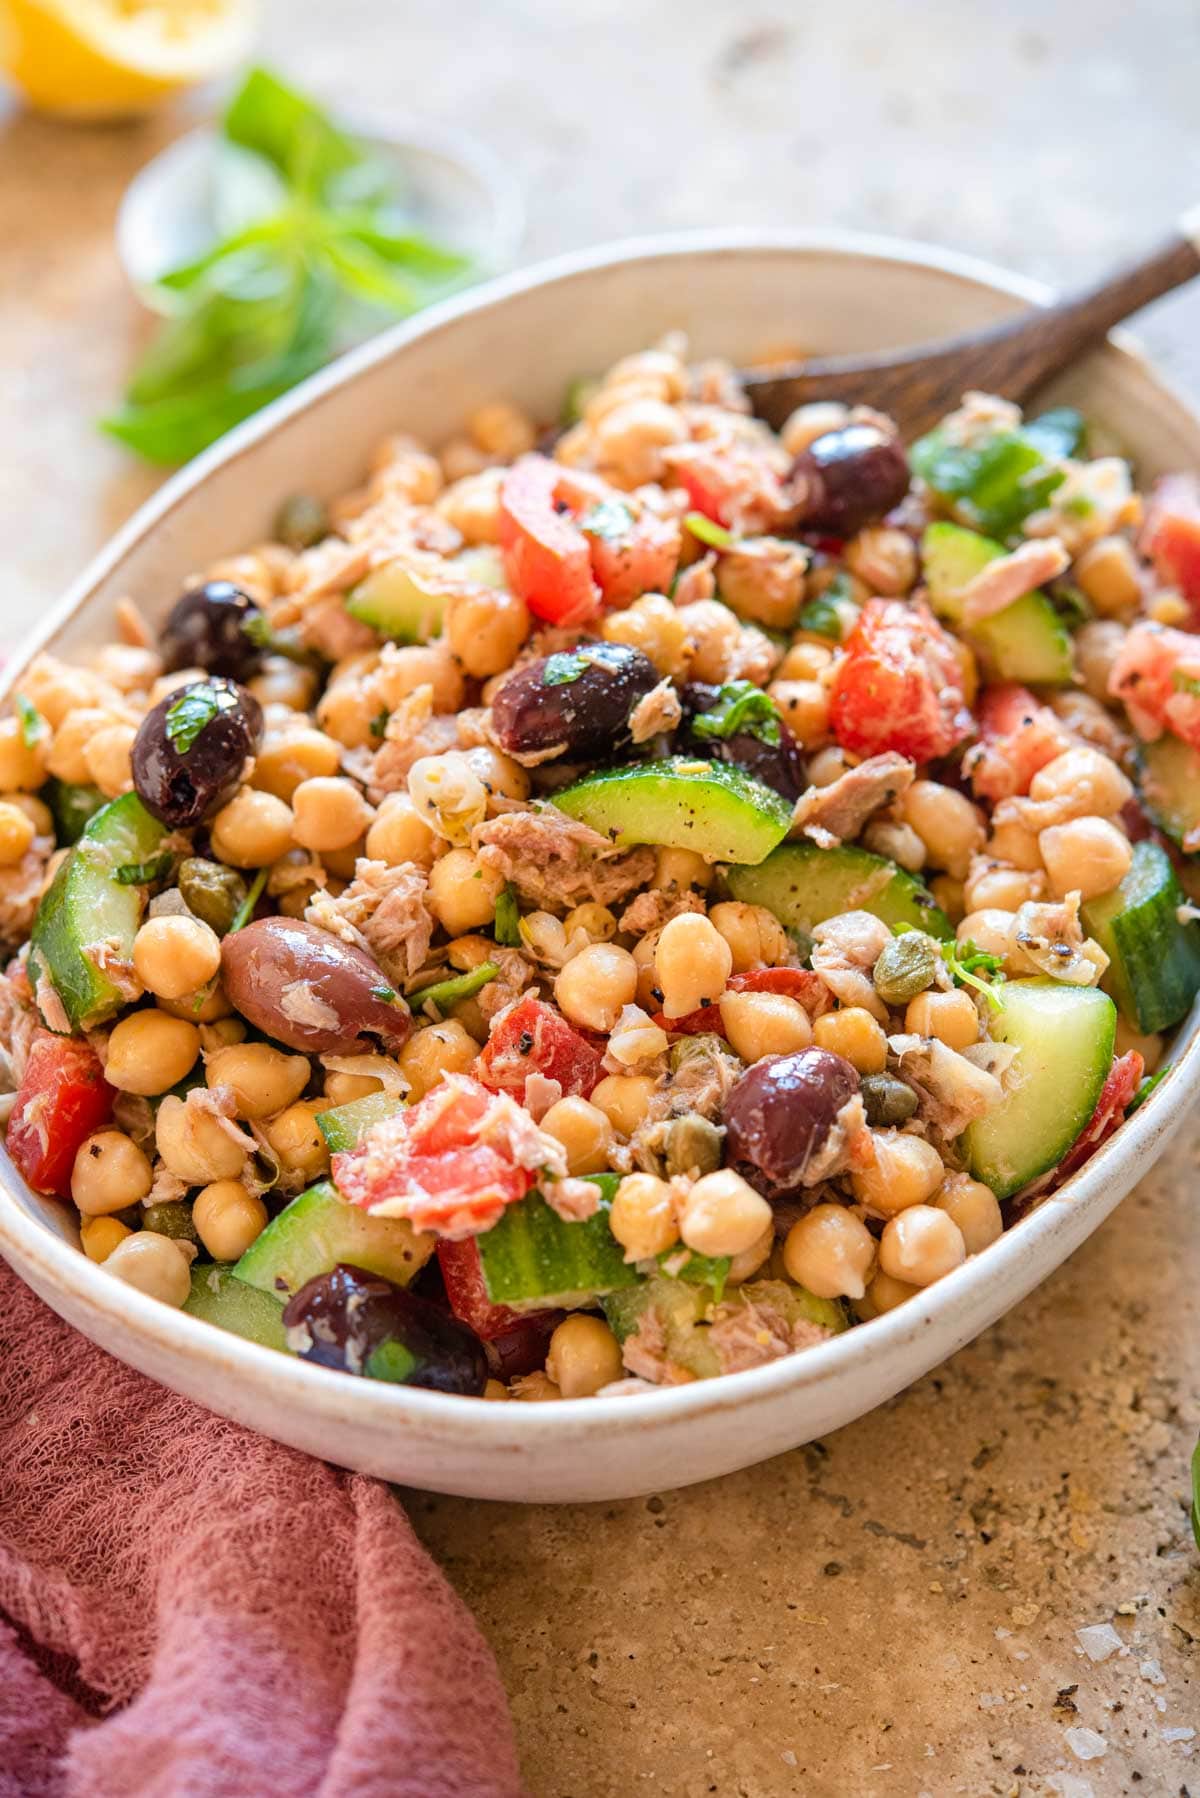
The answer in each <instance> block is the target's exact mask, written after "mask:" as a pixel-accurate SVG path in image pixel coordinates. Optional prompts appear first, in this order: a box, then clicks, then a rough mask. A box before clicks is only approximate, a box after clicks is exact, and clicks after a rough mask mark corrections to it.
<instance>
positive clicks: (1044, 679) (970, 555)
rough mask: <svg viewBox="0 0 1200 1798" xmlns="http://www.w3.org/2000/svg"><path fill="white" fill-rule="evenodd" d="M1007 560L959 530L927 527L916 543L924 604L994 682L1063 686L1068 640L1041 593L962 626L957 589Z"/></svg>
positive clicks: (999, 547) (1070, 668)
mask: <svg viewBox="0 0 1200 1798" xmlns="http://www.w3.org/2000/svg"><path fill="white" fill-rule="evenodd" d="M1005 554H1007V551H1006V550H1005V548H1004V545H1003V544H1002V543H994V542H993V541H992V539H991V538H990V537H981V536H980V535H979V533H978V531H968V530H966V529H965V528H964V526H962V525H958V524H931V525H929V526H928V527H927V528H926V531H925V535H924V537H923V538H922V540H921V560H922V563H923V565H924V569H925V581H926V585H927V586H928V588H929V603H930V605H931V606H932V607H933V609H934V611H935V612H936V613H937V615H938V617H939V618H944V619H945V620H946V621H947V623H949V624H951V625H953V627H954V628H955V629H956V630H959V631H961V632H962V634H963V635H964V636H965V637H968V638H969V639H970V641H971V644H972V646H973V647H974V649H975V650H976V652H977V654H978V655H979V659H980V661H981V662H982V663H983V666H984V669H985V671H986V672H987V673H988V674H989V675H991V676H992V678H993V679H996V680H1011V681H1021V682H1022V683H1024V684H1027V685H1029V686H1063V685H1065V684H1066V683H1067V682H1069V681H1070V680H1071V679H1072V678H1073V676H1074V673H1075V664H1074V658H1073V655H1072V651H1071V637H1070V633H1069V632H1068V630H1067V628H1066V626H1065V625H1064V624H1063V621H1062V619H1061V618H1060V617H1059V616H1058V613H1057V612H1056V611H1055V610H1054V607H1053V606H1052V605H1051V603H1050V601H1049V600H1048V599H1047V598H1046V595H1045V594H1044V593H1026V594H1025V595H1024V596H1023V597H1022V598H1020V599H1015V600H1013V602H1012V604H1011V605H1008V606H1005V607H1004V609H1003V611H1000V612H995V613H993V615H992V616H991V617H990V618H984V619H982V620H981V621H980V622H979V623H978V624H972V625H966V626H964V625H963V623H962V602H961V600H960V598H959V595H960V594H961V592H962V589H963V588H964V587H965V586H966V585H967V583H968V581H970V580H972V579H973V578H974V576H975V575H977V574H979V573H980V572H981V570H982V569H984V568H986V567H987V565H988V563H989V562H994V561H995V560H996V558H997V557H998V556H1003V555H1005Z"/></svg>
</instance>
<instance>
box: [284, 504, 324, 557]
mask: <svg viewBox="0 0 1200 1798" xmlns="http://www.w3.org/2000/svg"><path fill="white" fill-rule="evenodd" d="M275 535H276V536H277V537H278V539H279V541H280V542H281V543H286V544H287V546H288V548H289V549H311V548H312V546H313V544H314V543H320V541H321V539H322V537H327V536H328V535H329V510H328V508H327V506H326V505H325V502H324V501H323V500H319V499H314V498H313V496H312V494H311V493H293V494H292V495H291V496H290V498H288V499H285V500H284V502H283V504H282V505H281V506H280V508H279V511H278V512H277V513H276V514H275Z"/></svg>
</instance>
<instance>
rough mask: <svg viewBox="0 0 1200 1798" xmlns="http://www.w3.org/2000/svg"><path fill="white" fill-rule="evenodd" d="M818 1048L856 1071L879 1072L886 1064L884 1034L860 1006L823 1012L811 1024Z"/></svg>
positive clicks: (868, 1013) (862, 1072)
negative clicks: (843, 1061)
mask: <svg viewBox="0 0 1200 1798" xmlns="http://www.w3.org/2000/svg"><path fill="white" fill-rule="evenodd" d="M813 1040H814V1042H815V1043H816V1045H817V1047H818V1049H828V1050H829V1052H830V1054H832V1055H841V1056H843V1057H844V1059H845V1060H846V1061H848V1062H849V1063H850V1066H851V1067H852V1068H857V1070H858V1072H859V1073H860V1074H882V1072H883V1070H884V1068H885V1067H886V1066H887V1037H886V1035H885V1034H884V1031H883V1029H882V1027H881V1026H880V1025H879V1024H878V1023H877V1022H876V1021H875V1019H874V1018H873V1017H872V1016H871V1014H870V1012H869V1011H867V1010H865V1009H864V1007H863V1006H861V1005H847V1006H844V1007H843V1008H842V1009H841V1010H839V1011H827V1012H825V1014H824V1015H823V1016H822V1017H819V1018H817V1020H816V1021H815V1023H814V1024H813Z"/></svg>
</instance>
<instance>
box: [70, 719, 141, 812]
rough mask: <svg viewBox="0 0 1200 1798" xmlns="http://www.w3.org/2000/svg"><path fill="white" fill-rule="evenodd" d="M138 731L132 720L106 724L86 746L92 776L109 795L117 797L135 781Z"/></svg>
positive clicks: (85, 760)
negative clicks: (135, 742) (134, 757)
mask: <svg viewBox="0 0 1200 1798" xmlns="http://www.w3.org/2000/svg"><path fill="white" fill-rule="evenodd" d="M136 736H137V731H136V730H135V729H134V727H133V725H132V724H106V725H104V726H102V727H101V728H100V729H99V730H98V731H97V732H96V734H95V736H93V737H91V738H89V739H88V741H87V742H86V743H85V744H84V746H83V760H84V764H85V767H86V770H87V776H88V779H89V780H91V781H93V782H94V783H95V785H96V786H98V787H99V789H100V791H101V792H102V793H103V794H104V797H105V798H106V799H116V798H118V797H119V796H120V794H122V793H127V792H128V791H129V789H130V787H131V786H132V785H133V762H132V752H133V740H134V738H135V737H136Z"/></svg>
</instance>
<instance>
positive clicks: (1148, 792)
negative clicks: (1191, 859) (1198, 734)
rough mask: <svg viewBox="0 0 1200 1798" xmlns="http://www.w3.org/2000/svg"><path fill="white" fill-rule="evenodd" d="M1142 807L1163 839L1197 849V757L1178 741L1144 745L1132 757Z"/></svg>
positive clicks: (1199, 837)
mask: <svg viewBox="0 0 1200 1798" xmlns="http://www.w3.org/2000/svg"><path fill="white" fill-rule="evenodd" d="M1135 763H1136V769H1137V783H1138V790H1139V792H1140V794H1141V799H1142V804H1143V805H1144V806H1145V808H1146V810H1147V812H1148V813H1149V815H1150V817H1151V818H1152V819H1153V820H1154V822H1155V823H1156V824H1157V825H1158V828H1159V829H1160V830H1161V831H1162V832H1163V834H1164V836H1168V837H1170V838H1171V840H1172V842H1175V843H1178V844H1180V846H1181V847H1182V848H1184V849H1186V850H1187V851H1188V853H1189V854H1190V853H1192V852H1193V851H1195V850H1197V849H1200V754H1198V753H1197V751H1196V750H1194V749H1193V748H1191V746H1190V745H1189V744H1187V743H1184V742H1182V741H1181V740H1180V738H1178V737H1173V736H1170V735H1169V734H1168V735H1165V736H1161V737H1159V739H1158V741H1157V742H1155V743H1143V744H1141V745H1140V747H1139V748H1138V750H1137V752H1136V755H1135Z"/></svg>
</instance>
